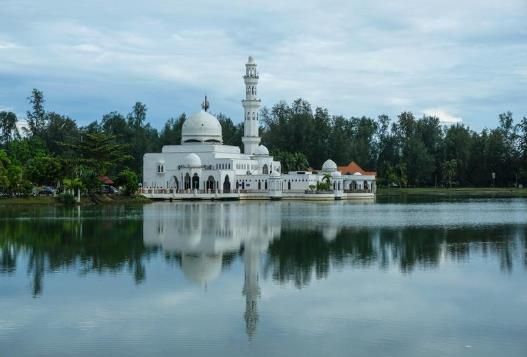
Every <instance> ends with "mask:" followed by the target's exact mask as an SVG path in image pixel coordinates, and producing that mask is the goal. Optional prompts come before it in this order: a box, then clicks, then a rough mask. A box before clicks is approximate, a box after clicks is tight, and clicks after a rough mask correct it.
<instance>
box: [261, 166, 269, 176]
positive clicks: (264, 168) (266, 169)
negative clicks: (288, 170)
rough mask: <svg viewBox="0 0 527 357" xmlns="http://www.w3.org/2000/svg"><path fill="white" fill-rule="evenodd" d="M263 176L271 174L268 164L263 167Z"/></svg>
mask: <svg viewBox="0 0 527 357" xmlns="http://www.w3.org/2000/svg"><path fill="white" fill-rule="evenodd" d="M262 174H264V175H268V174H269V168H268V167H267V164H265V165H263V167H262Z"/></svg>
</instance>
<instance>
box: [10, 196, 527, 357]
mask: <svg viewBox="0 0 527 357" xmlns="http://www.w3.org/2000/svg"><path fill="white" fill-rule="evenodd" d="M36 355H38V356H110V355H112V356H117V355H119V356H120V355H123V356H156V355H177V356H211V355H214V356H323V355H326V356H406V357H407V356H428V357H429V356H478V357H481V356H507V357H513V356H522V357H525V356H527V200H521V199H506V200H459V201H446V202H416V203H396V202H390V203H379V202H378V203H367V202H363V203H353V202H331V203H307V202H287V201H283V202H222V203H218V202H216V203H194V202H188V203H153V204H149V205H145V206H130V207H126V206H119V207H118V206H111V207H109V206H104V207H93V208H92V207H90V208H80V209H78V208H71V209H64V208H58V207H46V208H28V207H25V208H17V209H13V208H9V207H2V208H0V356H36Z"/></svg>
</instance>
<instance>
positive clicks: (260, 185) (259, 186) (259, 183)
mask: <svg viewBox="0 0 527 357" xmlns="http://www.w3.org/2000/svg"><path fill="white" fill-rule="evenodd" d="M261 189H262V182H261V181H260V180H258V190H261Z"/></svg>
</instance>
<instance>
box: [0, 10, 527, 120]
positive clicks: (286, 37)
mask: <svg viewBox="0 0 527 357" xmlns="http://www.w3.org/2000/svg"><path fill="white" fill-rule="evenodd" d="M0 18H1V21H0V110H1V109H4V110H5V109H9V110H12V111H14V112H16V113H17V114H20V115H23V113H24V112H25V111H26V110H27V109H28V104H27V99H26V98H27V96H28V95H29V94H30V92H31V89H32V88H39V89H40V90H42V91H43V92H44V94H45V97H46V100H47V103H46V107H47V109H48V110H53V111H56V112H59V113H61V114H66V115H69V116H71V117H72V118H75V119H76V120H78V121H79V122H80V123H81V124H86V123H88V122H91V121H93V120H98V119H100V118H101V117H102V115H103V114H105V113H107V112H110V111H114V110H117V111H120V112H123V113H126V112H128V111H129V110H130V108H131V107H132V105H133V104H134V102H135V101H142V102H144V103H146V105H147V106H148V120H149V121H150V122H152V124H153V125H154V126H155V127H161V126H162V124H163V123H164V122H165V121H166V120H167V119H168V118H170V117H172V116H177V115H179V114H180V113H181V112H187V113H188V112H194V111H197V110H199V109H200V103H201V101H202V99H203V95H204V94H207V95H208V96H209V98H210V102H211V111H212V112H214V113H219V112H223V113H225V114H227V115H228V116H230V117H231V118H232V119H233V120H234V121H235V122H239V121H240V120H241V118H242V117H243V111H242V107H241V103H240V101H241V99H242V97H243V96H244V93H245V90H244V86H243V81H242V78H241V76H242V74H243V71H244V64H245V62H246V61H247V56H248V55H252V56H254V57H255V60H256V62H257V63H258V65H259V71H260V87H259V95H260V97H261V99H262V103H263V105H266V106H272V105H273V104H275V103H276V102H278V101H279V100H286V101H288V102H291V101H292V100H293V99H295V98H298V97H302V98H305V99H307V100H308V101H310V102H311V104H312V105H313V106H314V107H315V106H324V107H327V108H328V109H329V111H330V113H332V114H342V115H345V116H362V115H368V116H377V115H379V114H382V113H386V114H388V115H390V116H392V117H395V116H396V115H397V114H398V113H399V112H401V111H404V110H410V111H412V112H414V113H415V114H416V115H418V116H421V115H422V114H423V113H429V114H437V115H439V116H440V117H441V118H442V119H443V120H445V121H457V120H462V121H463V122H464V123H466V124H468V125H470V126H471V127H472V128H474V129H481V128H483V127H494V126H495V125H496V124H497V116H498V114H499V113H501V112H504V111H507V110H510V111H512V112H513V113H514V115H515V118H516V119H519V118H520V117H521V116H526V115H527V21H526V19H527V0H477V1H476V0H455V1H454V0H441V1H435V0H428V1H425V2H424V1H422V0H404V1H386V0H382V1H381V0H373V1H372V0H370V1H367V2H366V1H349V0H347V1H346V0H344V1H307V0H302V1H300V0H288V1H283V0H281V1H271V0H267V1H255V0H243V1H237V0H232V1H212V0H211V1H198V0H192V1H185V0H177V1H176V0H149V1H133V0H112V1H107V0H105V1H103V0H91V1H88V0H87V1H71V0H47V1H37V0H32V1H27V0H0Z"/></svg>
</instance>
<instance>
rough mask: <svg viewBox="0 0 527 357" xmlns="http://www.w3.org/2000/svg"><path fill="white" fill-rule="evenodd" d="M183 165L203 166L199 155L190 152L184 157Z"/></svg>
mask: <svg viewBox="0 0 527 357" xmlns="http://www.w3.org/2000/svg"><path fill="white" fill-rule="evenodd" d="M183 165H184V166H188V167H201V159H200V158H199V156H198V155H196V154H194V153H190V154H188V155H187V156H185V157H184V158H183Z"/></svg>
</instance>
